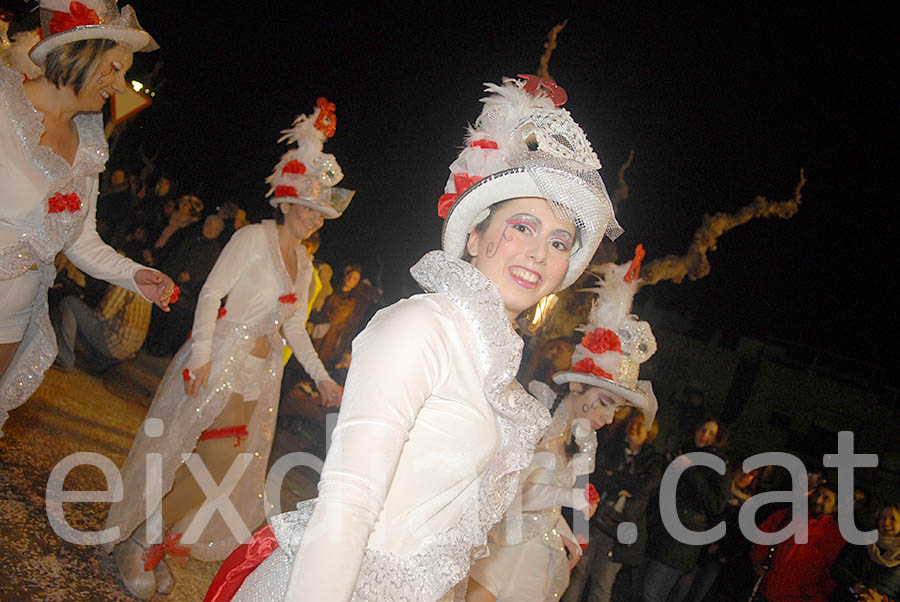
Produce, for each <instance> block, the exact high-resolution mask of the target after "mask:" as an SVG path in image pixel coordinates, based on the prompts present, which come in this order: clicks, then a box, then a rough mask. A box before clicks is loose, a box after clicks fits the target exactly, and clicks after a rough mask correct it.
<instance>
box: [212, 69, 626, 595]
mask: <svg viewBox="0 0 900 602" xmlns="http://www.w3.org/2000/svg"><path fill="white" fill-rule="evenodd" d="M537 83H538V82H537V80H530V81H529V83H528V84H527V85H526V82H524V81H518V80H507V81H505V82H504V83H503V85H499V86H497V85H488V88H487V91H488V92H489V93H490V94H489V96H488V97H487V98H485V99H484V100H483V102H484V104H485V107H484V110H483V111H482V114H481V116H480V117H479V118H478V120H477V121H476V124H475V127H474V128H471V129H470V131H469V135H468V138H467V143H468V144H467V146H466V148H465V149H464V150H463V151H462V153H461V154H460V156H459V158H458V159H457V160H456V161H455V162H454V163H453V164H452V165H451V166H450V170H451V172H452V173H451V176H450V178H449V180H448V183H447V187H446V194H445V195H443V196H442V197H441V199H440V201H439V214H440V215H442V216H446V221H445V223H444V232H443V244H442V247H443V250H441V251H432V252H431V253H428V254H427V255H425V256H424V257H423V258H422V259H421V260H420V261H419V262H418V263H417V264H416V265H415V266H413V267H412V269H411V273H412V275H413V277H414V278H415V279H416V280H417V281H418V282H419V284H420V285H421V286H422V288H423V289H425V291H426V294H422V295H416V296H413V297H411V298H409V299H404V300H401V301H399V302H397V303H396V304H394V305H392V306H391V307H388V308H386V309H383V310H381V311H380V312H379V313H378V314H376V316H375V317H374V318H373V319H372V321H371V322H370V323H369V325H368V326H367V327H366V329H365V330H364V331H363V332H362V333H361V334H360V335H359V336H358V337H357V338H356V339H355V340H354V342H353V363H352V364H351V367H350V371H349V374H348V377H347V383H346V389H345V392H344V399H343V405H342V407H341V412H340V416H339V418H338V423H337V427H336V428H335V430H334V439H333V442H332V445H331V448H330V450H329V452H328V457H327V459H326V461H325V467H324V470H323V473H322V478H321V480H320V482H319V497H318V498H317V499H315V500H309V501H307V502H303V503H301V504H300V505H298V509H297V511H295V512H289V513H286V514H282V515H279V516H276V517H274V518H273V520H272V521H271V522H272V524H271V526H269V527H266V528H264V529H263V530H261V531H259V532H258V533H257V534H256V535H255V536H254V540H253V542H251V543H250V544H249V545H248V546H244V547H242V548H239V550H238V551H237V552H235V554H233V555H232V557H230V558H229V559H228V560H226V562H225V564H224V565H223V567H222V569H221V570H220V572H219V574H218V575H217V577H216V580H215V581H214V582H213V585H212V586H211V588H210V592H209V594H208V595H207V600H209V601H212V600H215V601H221V600H230V599H232V597H233V596H234V599H236V600H242V601H253V602H260V601H263V600H272V601H275V600H277V601H279V602H280V601H282V600H285V599H288V600H328V601H329V602H341V601H347V600H367V601H371V602H388V601H391V602H401V601H420V602H425V601H428V602H434V601H436V600H445V599H446V600H452V599H453V598H454V597H461V596H464V595H465V583H466V576H467V574H468V571H469V565H470V562H471V559H472V558H473V554H475V555H476V556H477V555H478V554H479V553H480V551H483V550H484V546H485V544H486V541H487V540H486V535H487V532H488V530H489V529H490V528H491V527H492V526H493V525H494V524H495V523H496V522H497V521H499V520H500V518H501V517H502V516H503V513H504V512H505V511H506V508H507V507H508V506H509V504H510V503H511V501H512V499H513V497H514V496H515V493H516V490H517V485H518V471H520V470H522V469H524V468H526V467H527V466H528V465H529V463H530V462H531V458H532V455H533V452H534V446H535V445H536V444H537V442H538V441H539V439H540V437H541V435H542V433H543V431H544V429H545V428H546V427H547V425H548V424H549V421H550V417H549V414H548V412H547V409H546V407H544V406H543V405H542V404H541V403H540V402H539V401H538V400H536V399H534V398H533V397H531V396H530V395H529V394H528V393H527V392H526V391H525V390H524V389H522V387H521V386H520V385H519V384H518V383H517V382H516V381H515V374H516V371H517V369H518V367H519V362H520V360H521V351H522V339H521V338H520V337H519V336H518V335H517V334H516V332H515V330H514V327H513V320H514V319H515V318H516V316H518V315H519V314H520V313H521V312H523V311H524V310H526V309H527V308H529V307H531V306H533V305H534V304H536V303H537V302H538V301H539V300H540V299H541V297H543V296H545V295H547V294H549V293H551V292H554V291H558V290H560V289H562V288H564V287H566V286H569V285H570V284H572V282H574V281H575V279H576V278H578V276H580V275H581V273H582V271H583V270H584V268H585V266H586V265H587V263H588V262H589V260H590V258H591V256H592V255H593V254H594V251H595V250H596V248H597V246H598V245H599V243H600V240H601V238H602V237H603V235H604V233H608V234H610V235H612V236H615V235H617V234H618V233H619V231H620V228H619V227H618V224H616V222H615V218H614V216H613V213H612V206H611V203H610V202H609V198H608V196H607V194H606V190H605V188H604V186H603V183H602V181H601V179H600V177H599V174H598V172H597V170H598V169H599V167H600V163H599V161H598V160H597V156H596V155H595V154H594V152H593V150H592V149H591V147H590V144H589V143H588V141H587V139H586V138H585V136H584V134H583V132H582V131H581V129H580V128H579V127H578V125H577V124H576V123H575V122H574V121H573V120H572V118H571V117H570V116H569V114H568V112H567V111H565V110H563V109H561V108H558V107H557V106H555V104H554V98H556V99H557V101H560V102H562V100H563V99H562V97H563V96H564V92H563V91H562V89H560V88H558V87H556V86H554V85H552V84H551V83H549V82H546V86H547V87H549V89H550V91H551V93H552V96H551V94H548V93H546V90H545V89H540V88H538V87H537ZM275 540H277V544H276V541H275ZM276 545H277V546H278V547H277V549H275V550H274V551H273V552H272V553H271V554H267V552H268V551H271V550H272V549H273V547H275V546H276ZM266 557H267V558H266ZM263 558H265V561H264V562H262V564H261V565H260V566H259V567H258V568H257V569H256V570H255V571H253V572H252V574H250V576H249V577H246V576H247V573H249V572H250V571H251V570H252V567H253V565H254V564H255V563H258V562H260V561H262V560H263ZM245 577H246V580H244V579H245ZM242 581H243V585H242V586H241V582H242ZM238 587H240V591H238V592H237V594H234V592H235V590H237V589H238Z"/></svg>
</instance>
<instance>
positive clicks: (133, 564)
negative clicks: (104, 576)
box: [113, 524, 156, 600]
mask: <svg viewBox="0 0 900 602" xmlns="http://www.w3.org/2000/svg"><path fill="white" fill-rule="evenodd" d="M144 526H145V525H144V524H141V525H140V526H139V527H138V528H137V529H135V530H134V532H133V533H132V534H131V537H129V538H128V539H126V540H125V541H123V542H121V543H119V544H118V545H116V547H115V548H114V549H113V557H114V558H115V559H116V566H117V567H118V568H119V576H120V577H121V578H122V583H123V584H125V587H126V588H128V591H129V592H131V593H132V595H134V596H135V597H136V598H138V599H140V600H150V599H152V598H153V596H154V594H156V576H155V575H154V571H145V570H144V552H146V551H147V549H148V548H149V547H150V546H149V545H147V544H146V543H145V542H144V532H145V530H144Z"/></svg>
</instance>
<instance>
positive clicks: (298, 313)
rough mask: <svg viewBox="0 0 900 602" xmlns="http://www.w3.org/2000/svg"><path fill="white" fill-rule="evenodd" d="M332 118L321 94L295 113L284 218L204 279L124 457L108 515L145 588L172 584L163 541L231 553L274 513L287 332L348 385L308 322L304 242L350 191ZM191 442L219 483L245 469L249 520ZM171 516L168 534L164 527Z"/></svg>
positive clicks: (136, 587)
mask: <svg viewBox="0 0 900 602" xmlns="http://www.w3.org/2000/svg"><path fill="white" fill-rule="evenodd" d="M335 122H336V116H335V114H334V105H333V104H332V103H329V102H328V101H327V100H325V99H319V102H318V106H317V108H316V109H315V111H314V112H313V113H312V114H311V116H309V117H307V116H306V115H301V116H299V117H298V118H297V120H296V121H295V124H294V127H293V128H292V129H290V130H286V131H285V134H286V135H285V136H284V137H283V138H282V140H284V139H287V140H288V141H289V142H291V143H294V142H296V143H297V148H296V149H292V150H289V151H288V152H287V153H285V155H284V156H283V157H282V159H281V161H280V162H279V163H278V164H277V165H276V167H275V171H274V173H273V174H272V176H271V177H270V178H269V183H270V184H271V191H270V194H271V196H272V198H271V200H270V204H271V205H273V207H275V208H276V211H277V214H276V215H277V216H278V219H277V222H278V223H276V221H272V220H267V221H264V222H263V223H261V224H255V225H250V226H246V227H244V228H241V229H240V230H238V231H237V232H236V233H235V234H234V236H233V237H232V238H231V240H230V241H229V242H228V244H227V245H226V246H225V248H224V249H223V250H222V253H221V255H220V256H219V258H218V260H217V261H216V264H215V266H214V267H213V269H212V271H211V272H210V274H209V277H208V278H207V280H206V282H205V283H204V285H203V288H202V290H201V291H200V295H199V298H198V300H197V309H196V311H195V315H194V327H193V330H192V331H191V335H190V336H189V338H188V340H187V342H185V344H184V345H183V346H182V347H181V349H180V350H179V351H178V352H177V353H176V354H175V357H174V358H173V360H172V363H171V364H170V365H169V368H168V370H167V371H166V374H165V376H164V377H163V380H162V382H161V383H160V385H159V388H158V390H157V392H156V395H155V397H154V399H153V402H152V404H151V406H150V410H149V411H148V413H147V418H146V419H145V422H144V425H143V428H142V429H141V430H140V431H139V432H138V433H137V436H136V438H135V441H134V443H133V445H132V448H131V451H130V452H129V454H128V458H127V459H126V461H125V464H124V465H123V466H122V475H123V480H124V490H125V497H124V499H123V500H122V501H121V502H119V503H114V504H112V506H111V507H110V511H109V515H108V516H107V521H106V526H107V528H111V527H118V528H119V530H120V532H119V539H118V540H117V542H114V543H118V545H116V547H115V556H116V561H117V564H118V567H119V571H120V574H121V576H122V579H123V582H124V583H125V585H126V587H127V588H128V589H129V590H130V591H131V592H132V593H133V594H134V595H135V596H137V597H138V598H141V599H150V598H151V597H152V596H153V595H154V593H156V592H157V591H160V592H161V593H167V591H168V590H170V589H171V575H170V574H169V573H168V571H167V570H166V567H165V563H163V562H161V559H162V556H163V553H164V552H176V553H177V552H180V553H185V552H186V549H184V548H183V547H179V546H184V545H186V546H189V549H190V553H191V555H192V556H194V557H195V558H198V559H200V560H206V561H213V560H221V559H223V558H225V557H226V556H228V554H230V553H231V552H232V551H233V550H234V549H235V547H237V545H238V544H240V543H242V542H243V541H245V540H246V539H248V538H249V537H250V535H251V532H252V529H255V528H256V527H258V526H259V525H260V524H261V523H262V522H263V521H264V519H265V508H264V499H263V489H264V483H265V476H266V467H267V461H268V457H269V451H270V449H271V447H272V439H273V435H274V430H275V422H276V418H277V415H278V398H279V392H280V388H281V375H282V369H283V364H284V362H283V358H284V353H283V343H282V332H283V333H284V336H285V337H286V338H287V341H288V343H289V344H290V346H291V348H292V349H293V351H294V353H295V354H296V357H297V359H298V360H299V361H300V363H301V364H302V365H303V367H304V368H305V369H306V371H307V372H308V373H309V375H310V376H312V378H313V379H314V380H315V381H316V386H317V388H318V389H319V392H320V394H321V396H322V399H323V401H324V402H325V403H326V404H328V405H336V404H337V403H339V401H340V388H339V387H338V385H337V384H336V383H334V381H333V380H332V379H331V378H330V377H329V375H328V373H327V372H326V370H325V368H324V366H323V365H322V362H321V361H319V358H318V356H317V355H316V352H315V349H314V348H313V346H312V342H311V341H310V339H309V335H308V334H307V331H306V318H307V315H308V311H309V304H310V300H311V299H312V298H314V297H315V292H316V291H315V280H314V276H313V266H312V262H311V260H310V258H309V256H308V254H307V253H306V249H305V247H304V245H303V240H305V239H306V238H308V237H309V236H310V235H311V234H312V233H313V232H315V231H316V230H318V229H319V227H321V226H322V223H323V219H324V218H336V217H338V216H340V215H341V213H342V212H343V210H344V209H345V208H346V206H347V204H348V203H349V202H350V198H351V197H352V192H351V191H348V190H345V189H341V188H337V187H335V186H334V185H335V184H337V183H338V182H339V181H340V180H341V178H342V177H343V174H342V173H341V170H340V167H339V166H338V164H337V161H336V160H335V158H334V156H333V155H330V154H326V153H322V152H321V150H322V145H323V143H324V141H325V139H326V137H328V136H330V135H331V134H333V133H334V124H335ZM226 297H227V300H226V302H225V306H224V307H223V308H221V309H220V304H221V301H222V299H223V298H226ZM195 449H196V452H197V454H198V456H199V458H200V460H202V465H201V466H200V467H199V469H200V470H201V472H202V471H204V470H205V471H209V473H210V475H211V476H212V478H213V480H214V481H215V483H222V482H223V478H224V477H225V475H227V474H228V473H229V471H231V470H232V469H234V470H235V471H237V473H236V474H238V475H240V477H239V480H237V481H236V482H235V483H234V484H233V486H232V487H231V490H230V492H229V494H228V499H229V500H230V501H231V503H232V504H233V505H234V508H235V509H236V510H237V513H238V514H239V518H240V520H229V521H226V520H224V519H223V514H222V513H219V512H213V513H211V514H210V508H211V506H210V503H211V502H212V501H214V500H208V499H206V491H201V490H200V489H199V488H198V486H197V483H198V482H199V481H197V482H195V479H194V477H193V476H192V472H193V469H190V470H189V468H190V467H189V466H188V465H185V464H184V463H183V462H184V460H183V459H182V454H187V453H190V452H192V451H193V450H195ZM154 454H158V456H157V455H154ZM157 457H158V458H160V461H161V471H160V472H161V478H162V490H161V493H162V495H163V496H165V497H163V498H162V501H161V502H160V500H159V499H147V498H148V494H147V493H146V491H147V485H146V482H147V480H148V476H150V475H148V468H147V465H148V458H157ZM241 470H243V472H242V473H241V472H240V471H241ZM201 504H202V506H201ZM204 512H206V513H207V514H204ZM148 517H149V519H148ZM195 518H196V519H197V520H193V519H195ZM145 520H147V523H145ZM206 520H208V523H207V522H205V521H206ZM163 526H165V527H166V528H167V529H169V530H170V532H171V534H170V535H166V537H165V539H164V540H163V541H160V537H161V530H162V528H163ZM154 530H155V534H154ZM179 539H180V541H178V540H179ZM111 547H112V546H108V549H110V548H111ZM148 558H149V560H148Z"/></svg>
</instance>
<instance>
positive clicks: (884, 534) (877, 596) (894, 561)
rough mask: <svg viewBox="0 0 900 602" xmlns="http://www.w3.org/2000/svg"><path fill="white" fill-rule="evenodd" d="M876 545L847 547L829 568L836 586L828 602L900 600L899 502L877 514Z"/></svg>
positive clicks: (885, 507)
mask: <svg viewBox="0 0 900 602" xmlns="http://www.w3.org/2000/svg"><path fill="white" fill-rule="evenodd" d="M877 526H878V541H876V542H875V543H873V544H870V545H868V546H846V547H845V548H844V549H843V550H842V551H841V553H840V554H839V555H838V557H837V560H835V561H834V565H832V567H831V577H832V579H834V580H835V581H836V582H837V587H836V588H835V590H834V593H833V594H832V596H831V598H830V599H829V602H850V601H851V600H859V599H860V597H862V599H866V597H868V598H871V599H873V600H878V601H881V600H883V599H887V600H900V502H895V503H893V504H889V505H887V506H884V507H883V508H882V509H881V510H880V511H879V512H878V525H877Z"/></svg>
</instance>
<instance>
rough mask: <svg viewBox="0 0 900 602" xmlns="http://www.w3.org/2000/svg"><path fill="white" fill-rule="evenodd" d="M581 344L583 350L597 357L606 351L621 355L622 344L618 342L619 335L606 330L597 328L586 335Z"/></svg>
mask: <svg viewBox="0 0 900 602" xmlns="http://www.w3.org/2000/svg"><path fill="white" fill-rule="evenodd" d="M581 344H582V345H584V348H585V349H587V350H588V351H590V352H591V353H596V354H597V355H600V354H601V353H605V352H607V351H618V352H619V353H622V343H621V342H620V341H619V335H617V334H616V333H614V332H613V331H612V330H608V329H606V328H597V329H595V330H594V331H592V332H589V333H587V334H586V335H584V338H582V339H581Z"/></svg>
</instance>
